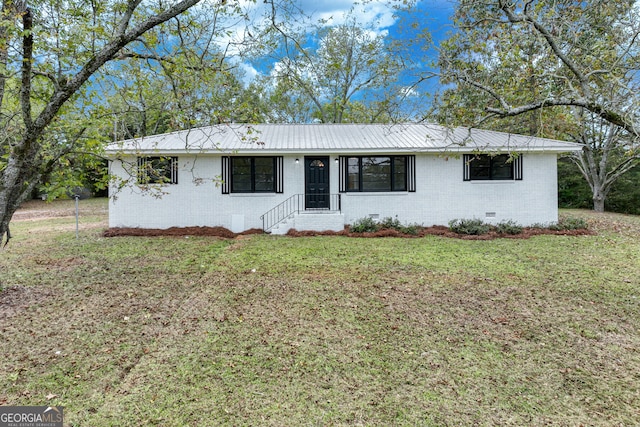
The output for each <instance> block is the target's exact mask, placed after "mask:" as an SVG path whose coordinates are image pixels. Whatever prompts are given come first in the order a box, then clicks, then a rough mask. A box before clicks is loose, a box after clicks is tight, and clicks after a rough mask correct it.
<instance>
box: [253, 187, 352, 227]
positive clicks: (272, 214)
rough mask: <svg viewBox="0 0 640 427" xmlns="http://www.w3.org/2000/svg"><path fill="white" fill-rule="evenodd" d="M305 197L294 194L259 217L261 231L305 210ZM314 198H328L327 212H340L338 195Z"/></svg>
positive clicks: (340, 204)
mask: <svg viewBox="0 0 640 427" xmlns="http://www.w3.org/2000/svg"><path fill="white" fill-rule="evenodd" d="M305 196H306V195H305V194H294V195H293V196H291V197H289V198H288V199H287V200H285V201H284V202H282V203H280V204H278V205H277V206H275V207H274V208H272V209H270V210H268V211H267V212H265V213H264V214H262V215H260V219H261V220H262V229H263V230H264V231H265V232H267V231H269V230H271V229H272V228H273V227H275V226H276V225H278V224H280V223H281V222H282V221H284V220H285V219H287V218H289V217H290V216H291V215H293V214H297V213H300V211H303V210H305V201H306V197H305ZM315 196H329V209H328V210H330V211H331V210H333V211H338V212H342V200H341V195H340V194H329V193H327V194H316V195H315ZM332 208H333V209H332ZM310 210H312V209H310Z"/></svg>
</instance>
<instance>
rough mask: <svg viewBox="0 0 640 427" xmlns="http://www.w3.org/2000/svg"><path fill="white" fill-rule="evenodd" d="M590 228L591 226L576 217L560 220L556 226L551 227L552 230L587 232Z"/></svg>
mask: <svg viewBox="0 0 640 427" xmlns="http://www.w3.org/2000/svg"><path fill="white" fill-rule="evenodd" d="M587 228H589V224H587V221H585V220H584V219H582V218H575V217H564V218H560V220H559V221H558V222H557V223H556V224H552V225H550V226H549V229H551V230H560V231H564V230H585V229H587Z"/></svg>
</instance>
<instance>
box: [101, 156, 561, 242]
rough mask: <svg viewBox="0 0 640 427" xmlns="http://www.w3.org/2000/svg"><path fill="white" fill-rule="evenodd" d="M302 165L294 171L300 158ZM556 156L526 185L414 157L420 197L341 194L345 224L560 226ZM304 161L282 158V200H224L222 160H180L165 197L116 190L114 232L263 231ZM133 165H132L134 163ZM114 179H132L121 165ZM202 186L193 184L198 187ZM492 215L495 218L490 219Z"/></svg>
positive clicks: (294, 188) (540, 160)
mask: <svg viewBox="0 0 640 427" xmlns="http://www.w3.org/2000/svg"><path fill="white" fill-rule="evenodd" d="M337 157H338V156H337V155H331V156H330V158H331V161H330V164H329V167H330V177H331V178H330V179H331V192H332V193H334V194H337V193H338V164H337V163H335V162H334V160H333V159H335V158H337ZM296 158H298V159H300V163H298V164H296V163H295V159H296ZM556 158H557V157H556V155H555V154H525V155H524V158H523V180H522V181H485V182H480V181H463V179H462V172H463V168H462V164H463V160H462V156H460V157H457V158H456V157H449V158H445V157H444V156H437V155H417V156H416V189H417V191H416V192H415V193H406V192H390V193H343V194H342V213H343V214H344V218H345V222H346V223H352V222H353V221H355V220H357V219H359V218H362V217H365V216H369V215H377V216H378V217H379V218H380V219H382V218H384V217H396V216H397V217H398V219H399V220H400V221H401V222H403V223H418V224H423V225H447V223H448V222H449V221H450V220H451V219H456V218H480V219H483V220H485V221H487V222H500V221H503V220H509V219H512V220H514V221H516V222H518V223H520V224H522V225H531V224H534V223H550V222H555V221H557V219H558V216H557V215H558V209H557V206H558V202H557V172H556ZM303 159H304V156H285V158H284V189H285V192H284V193H283V194H222V191H221V188H220V187H219V186H218V185H216V183H215V182H213V179H214V178H216V177H219V175H220V173H221V160H220V156H205V155H200V156H198V157H195V156H193V155H191V156H180V157H179V159H178V163H179V171H178V176H179V179H178V182H179V183H178V184H176V185H165V186H163V187H162V190H163V192H165V193H166V194H163V195H162V196H161V197H158V198H156V197H153V196H152V195H149V194H141V192H140V190H139V189H138V188H137V187H136V186H135V185H132V186H128V187H125V188H123V189H121V190H119V191H117V192H116V191H114V190H115V189H114V188H112V191H111V195H112V196H115V197H112V200H111V202H110V204H109V226H110V227H142V228H168V227H173V226H177V227H185V226H222V227H225V228H228V229H231V230H232V231H236V232H238V231H243V230H245V229H249V228H261V227H262V222H261V220H260V215H262V214H263V213H265V212H266V211H268V210H269V209H271V208H272V207H274V206H276V205H277V204H279V203H281V202H282V201H284V200H286V199H287V198H288V197H290V196H291V195H293V194H301V193H304V162H303ZM132 161H135V159H133V160H132ZM111 172H112V173H113V174H115V175H119V176H122V177H127V174H126V173H125V172H124V169H123V168H122V166H121V164H120V162H119V161H114V162H112V164H111ZM200 180H201V183H197V182H196V181H200ZM487 214H489V216H490V217H487Z"/></svg>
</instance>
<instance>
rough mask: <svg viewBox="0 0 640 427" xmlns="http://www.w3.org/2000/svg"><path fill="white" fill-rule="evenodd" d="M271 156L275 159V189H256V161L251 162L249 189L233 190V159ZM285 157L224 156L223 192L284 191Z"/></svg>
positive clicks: (265, 192)
mask: <svg viewBox="0 0 640 427" xmlns="http://www.w3.org/2000/svg"><path fill="white" fill-rule="evenodd" d="M238 158H245V159H256V158H269V159H272V160H273V167H274V169H273V174H274V176H273V189H271V190H258V191H255V162H254V161H252V162H251V187H252V190H249V191H246V190H245V191H237V190H235V191H234V190H233V159H238ZM283 169H284V158H283V157H282V156H222V171H221V172H222V174H221V178H222V185H221V187H222V194H254V193H255V194H270V193H283V192H284V174H283Z"/></svg>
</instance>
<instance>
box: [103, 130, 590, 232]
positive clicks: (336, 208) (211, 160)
mask: <svg viewBox="0 0 640 427" xmlns="http://www.w3.org/2000/svg"><path fill="white" fill-rule="evenodd" d="M580 149H581V146H580V145H578V144H572V143H568V142H562V141H556V140H550V139H543V138H535V137H528V136H522V135H514V134H507V133H501V132H491V131H483V130H477V129H471V130H470V129H463V128H456V129H448V128H444V127H440V126H435V125H422V124H403V125H371V124H369V125H366V124H330V125H326V124H309V125H286V124H285V125H268V124H265V125H224V126H219V127H207V128H198V129H192V130H188V131H181V132H174V133H169V134H164V135H156V136H152V137H145V138H139V139H133V140H127V141H122V142H119V143H115V144H112V145H111V146H109V147H108V150H107V154H108V155H109V157H110V158H111V161H110V169H111V173H112V175H113V176H114V177H116V180H114V181H113V183H112V186H111V189H110V191H111V195H112V198H111V201H110V204H109V226H110V227H139V228H169V227H187V226H222V227H225V228H228V229H230V230H231V231H234V232H240V231H244V230H246V229H250V228H263V229H265V230H266V231H270V232H273V233H285V232H286V231H287V230H288V229H290V228H296V229H298V230H317V231H323V230H341V229H342V228H344V225H345V224H350V223H353V222H354V221H356V220H358V219H361V218H364V217H373V218H380V219H382V218H385V217H394V218H395V217H397V218H398V219H399V220H400V221H401V222H403V223H408V224H409V223H410V224H413V223H417V224H422V225H425V226H428V225H446V224H447V223H448V222H449V221H450V220H451V219H462V218H465V219H470V218H479V219H482V220H485V221H487V222H495V223H497V222H501V221H506V220H513V221H516V222H518V223H519V224H521V225H531V224H534V223H553V222H556V221H557V219H558V203H557V171H556V164H557V156H558V154H560V153H565V152H570V151H577V150H580ZM149 189H150V190H149ZM147 190H148V191H147ZM158 196H159V197H158Z"/></svg>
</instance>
